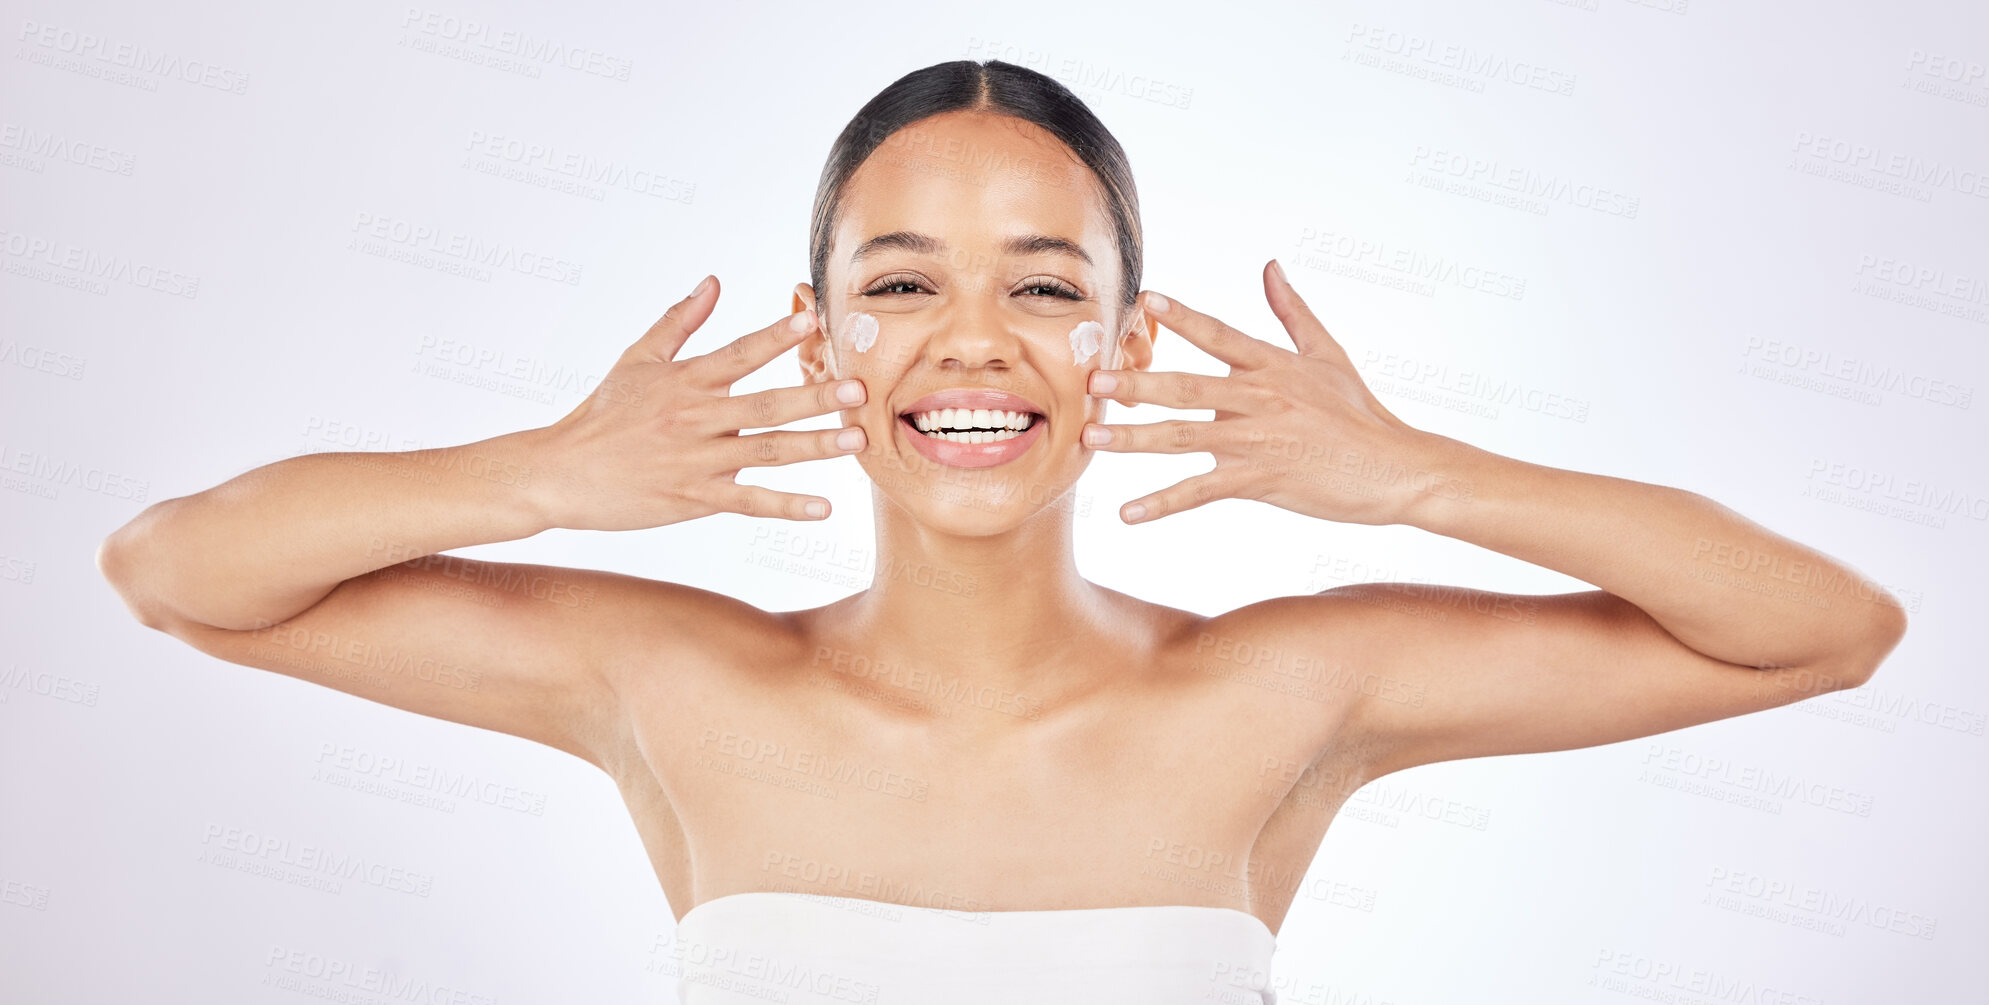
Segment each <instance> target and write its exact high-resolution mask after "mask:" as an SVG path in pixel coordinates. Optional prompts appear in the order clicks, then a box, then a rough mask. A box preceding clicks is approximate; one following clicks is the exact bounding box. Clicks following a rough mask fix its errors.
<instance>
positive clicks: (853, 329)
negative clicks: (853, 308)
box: [843, 311, 877, 352]
mask: <svg viewBox="0 0 1989 1005" xmlns="http://www.w3.org/2000/svg"><path fill="white" fill-rule="evenodd" d="M843 338H844V340H846V341H847V342H849V345H850V348H852V349H855V350H856V351H857V352H869V351H870V347H871V346H873V345H876V344H877V319H876V318H873V317H871V316H870V315H868V314H865V313H863V312H862V311H857V312H856V313H854V314H851V315H850V316H849V317H846V318H844V319H843Z"/></svg>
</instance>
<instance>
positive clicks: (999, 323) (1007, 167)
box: [795, 111, 1154, 534]
mask: <svg viewBox="0 0 1989 1005" xmlns="http://www.w3.org/2000/svg"><path fill="white" fill-rule="evenodd" d="M824 285H825V289H823V290H820V291H816V290H812V289H810V288H809V287H808V285H807V284H805V283H804V284H801V285H799V286H797V287H796V290H795V293H796V300H797V302H798V305H799V306H800V307H802V308H808V309H813V310H814V311H815V312H816V314H817V316H818V318H819V320H820V322H821V328H820V330H819V331H818V333H817V334H815V335H811V336H809V337H808V339H807V340H806V341H804V342H803V344H802V346H801V349H800V356H801V364H802V369H803V372H804V374H805V375H806V376H807V378H808V379H809V380H810V381H823V380H837V379H847V378H851V377H854V378H858V379H861V380H862V381H863V384H864V387H865V388H866V389H867V391H868V397H867V398H866V399H865V402H864V404H862V405H859V406H857V407H855V408H850V409H845V410H843V412H842V416H843V423H844V425H860V426H862V427H863V430H864V433H865V435H866V436H867V437H868V446H867V447H865V449H864V450H863V452H862V454H861V455H860V458H859V460H860V463H861V464H862V465H863V468H864V471H865V472H866V473H867V474H869V476H870V477H871V479H872V480H873V481H875V482H876V483H877V485H878V486H879V487H880V488H881V489H882V490H883V491H884V492H885V493H886V494H887V495H888V496H890V498H891V499H892V500H893V501H895V502H896V503H897V504H898V505H900V506H903V507H904V508H905V509H907V510H909V511H910V512H912V513H913V514H914V515H916V516H917V518H918V519H919V520H920V521H921V522H923V523H928V524H931V525H934V526H936V527H941V528H944V529H946V530H948V531H951V532H953V533H961V534H988V533H994V532H997V531H1000V530H1004V529H1007V528H1009V527H1012V526H1014V525H1016V524H1017V523H1019V522H1020V521H1021V520H1023V519H1024V518H1026V517H1028V516H1030V515H1032V514H1034V513H1036V512H1038V511H1039V510H1042V509H1043V508H1045V507H1047V506H1050V505H1053V504H1059V505H1063V506H1069V505H1070V503H1069V502H1068V501H1062V502H1060V500H1062V499H1063V497H1064V495H1065V493H1066V491H1067V490H1068V489H1069V488H1070V486H1071V485H1072V484H1073V483H1075V482H1076V481H1077V477H1078V475H1079V474H1081V473H1082V472H1083V470H1084V466H1085V465H1086V464H1087V463H1089V461H1090V456H1091V451H1090V450H1089V449H1087V448H1085V447H1084V446H1083V445H1082V444H1081V443H1080V442H1079V434H1080V433H1082V431H1083V429H1084V424H1085V423H1086V422H1087V421H1091V422H1098V421H1103V420H1104V408H1105V402H1104V400H1103V399H1093V398H1090V397H1088V396H1087V395H1086V393H1085V388H1086V385H1087V382H1088V380H1089V379H1090V374H1091V372H1092V371H1093V370H1097V369H1100V368H1106V369H1134V368H1137V369H1144V368H1145V367H1146V366H1147V365H1148V363H1149V362H1150V361H1151V358H1152V342H1153V334H1154V329H1153V322H1152V321H1150V320H1147V319H1146V318H1145V317H1144V315H1143V312H1141V311H1139V310H1138V309H1137V308H1127V309H1124V310H1122V309H1121V308H1120V307H1119V302H1120V299H1121V296H1122V294H1121V276H1120V269H1119V251H1118V245H1117V243H1116V242H1115V240H1114V238H1113V230H1112V223H1111V218H1110V216H1109V215H1108V210H1107V208H1106V203H1105V201H1104V194H1103V192H1102V189H1101V186H1100V185H1099V183H1098V181H1097V179H1096V176H1095V175H1093V174H1092V172H1091V171H1090V169H1089V168H1087V167H1085V165H1084V164H1083V162H1082V161H1079V160H1078V159H1077V157H1076V155H1075V154H1073V153H1072V152H1071V151H1070V149H1069V148H1068V147H1065V146H1064V145H1063V144H1062V143H1061V142H1060V141H1058V140H1057V139H1056V138H1055V137H1054V136H1052V135H1050V133H1048V132H1047V131H1045V130H1043V129H1042V128H1041V127H1039V126H1037V125H1035V124H1034V123H1030V122H1026V121H1024V120H1021V119H1017V118H1013V117H1011V116H1005V115H993V114H988V113H985V112H970V111H957V112H948V113H945V114H942V115H936V116H933V117H931V118H927V119H922V120H920V121H918V122H915V123H913V124H912V125H910V126H907V127H905V128H904V129H901V130H899V131H898V132H897V133H894V134H893V135H892V136H891V137H890V138H889V139H887V140H885V141H884V143H883V144H882V145H880V146H879V147H878V148H877V149H876V151H875V152H873V153H872V154H871V155H870V157H869V158H868V159H867V160H865V161H864V162H863V164H862V165H861V166H859V167H858V168H857V170H856V172H855V173H854V174H852V175H851V176H850V178H849V181H848V182H847V183H846V184H845V186H844V188H843V194H842V200H841V212H840V219H839V220H838V221H837V225H836V230H835V232H834V234H832V235H831V240H830V245H829V260H828V268H827V271H826V275H825V277H824ZM859 315H867V317H862V316H859ZM975 409H987V410H988V412H989V414H986V415H975V414H974V412H973V411H972V410H975ZM1007 412H1017V413H1022V414H1021V416H1020V418H1019V419H1018V418H1016V417H1011V416H1007V415H1004V414H1003V413H1007ZM956 426H959V427H975V428H979V429H988V428H989V427H1005V428H998V429H996V430H995V431H989V432H948V429H949V428H952V427H956ZM921 427H925V429H924V430H922V429H921ZM935 427H937V428H935ZM977 441H978V442H977Z"/></svg>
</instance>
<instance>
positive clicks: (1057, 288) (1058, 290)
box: [1022, 280, 1084, 300]
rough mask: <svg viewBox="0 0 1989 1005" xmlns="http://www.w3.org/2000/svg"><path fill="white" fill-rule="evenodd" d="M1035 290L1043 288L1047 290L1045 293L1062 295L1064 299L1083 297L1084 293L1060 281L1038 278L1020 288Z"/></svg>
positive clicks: (1025, 290)
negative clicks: (1054, 281)
mask: <svg viewBox="0 0 1989 1005" xmlns="http://www.w3.org/2000/svg"><path fill="white" fill-rule="evenodd" d="M1036 290H1045V291H1047V295H1049V296H1053V297H1062V298H1063V299H1065V300H1083V299H1084V295H1083V294H1081V293H1079V292H1077V291H1076V290H1073V289H1071V288H1070V287H1068V286H1065V285H1064V284H1062V283H1053V282H1049V281H1047V280H1038V281H1036V282H1033V283H1030V284H1029V285H1027V286H1024V287H1023V288H1022V292H1024V293H1032V292H1034V291H1036Z"/></svg>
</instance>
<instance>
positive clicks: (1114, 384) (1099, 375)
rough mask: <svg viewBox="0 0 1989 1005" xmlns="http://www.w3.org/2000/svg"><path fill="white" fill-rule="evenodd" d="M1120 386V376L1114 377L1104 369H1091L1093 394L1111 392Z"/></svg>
mask: <svg viewBox="0 0 1989 1005" xmlns="http://www.w3.org/2000/svg"><path fill="white" fill-rule="evenodd" d="M1118 387H1119V378H1117V377H1114V376H1112V375H1111V374H1109V373H1106V372H1105V371H1103V370H1093V371H1091V393H1092V394H1111V393H1112V392H1113V391H1115V390H1117V389H1118Z"/></svg>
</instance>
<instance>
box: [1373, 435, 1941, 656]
mask: <svg viewBox="0 0 1989 1005" xmlns="http://www.w3.org/2000/svg"><path fill="white" fill-rule="evenodd" d="M1428 443H1429V450H1428V451H1427V452H1426V453H1425V455H1424V464H1425V466H1426V468H1427V470H1426V471H1425V472H1424V473H1423V474H1422V475H1421V476H1420V477H1419V479H1417V480H1416V481H1417V484H1419V485H1420V486H1423V487H1425V490H1424V491H1418V492H1415V493H1413V496H1412V498H1413V501H1412V502H1410V503H1408V504H1407V505H1406V506H1405V509H1404V515H1403V519H1402V520H1401V521H1400V522H1402V523H1405V524H1409V525H1411V526H1417V527H1421V528H1423V529H1425V530H1429V531H1432V532H1434V533H1438V534H1442V535H1444V536H1446V537H1453V538H1457V539H1458V540H1462V541H1469V542H1471V543H1473V544H1476V545H1479V546H1481V547H1485V548H1490V549H1492V550H1494V551H1498V552H1501V553H1504V554H1507V555H1511V556H1512V557H1514V558H1518V559H1522V560H1525V561H1528V562H1532V563H1533V564H1535V565H1540V566H1544V567H1546V568H1549V569H1553V570H1555V571H1558V572H1562V573H1565V574H1567V575H1569V576H1573V577H1574V578H1576V579H1579V580H1582V581H1583V582H1586V583H1590V584H1593V585H1594V586H1595V587H1597V588H1598V589H1601V590H1604V591H1607V592H1609V593H1611V594H1614V595H1616V596H1618V597H1621V598H1623V599H1624V600H1627V601H1629V602H1630V603H1632V604H1635V605H1636V606H1637V607H1639V608H1641V609H1642V610H1643V611H1644V612H1645V613H1647V614H1649V615H1650V616H1651V618H1652V619H1653V620H1655V621H1657V622H1658V624H1660V625H1662V626H1663V627H1664V628H1665V630H1666V631H1668V632H1670V633H1671V635H1672V636H1673V637H1674V638H1676V639H1678V641H1680V642H1682V643H1684V644H1685V645H1687V646H1690V647H1692V648H1693V649H1695V650H1697V651H1699V652H1701V653H1703V654H1705V655H1707V656H1710V657H1712V658H1714V659H1719V660H1724V661H1726V662H1729V663H1735V664H1741V665H1746V666H1756V667H1760V666H1789V667H1794V666H1815V665H1826V664H1830V663H1832V662H1833V661H1839V660H1844V659H1850V660H1853V661H1860V660H1876V659H1878V658H1880V657H1882V656H1883V655H1884V652H1885V651H1887V650H1889V649H1890V648H1891V647H1892V645H1893V644H1894V643H1896V642H1897V640H1898V637H1899V634H1900V633H1901V632H1903V631H1904V624H1905V621H1904V619H1905V615H1904V613H1903V611H1902V609H1901V607H1900V604H1899V601H1898V600H1897V599H1895V598H1894V597H1893V596H1892V595H1891V594H1889V593H1887V592H1886V591H1885V590H1884V589H1882V588H1880V587H1879V586H1878V585H1877V584H1875V583H1873V582H1871V581H1870V580H1868V579H1866V578H1864V577H1863V576H1860V575H1859V574H1858V573H1857V572H1856V571H1855V570H1853V569H1851V568H1849V567H1848V566H1845V565H1844V564H1842V563H1840V562H1838V561H1836V560H1834V559H1832V558H1830V557H1829V556H1827V555H1824V554H1823V553H1821V552H1818V551H1816V550H1815V549H1813V548H1809V547H1806V546H1804V545H1802V544H1799V543H1797V542H1795V541H1791V540H1789V539H1788V538H1785V537H1782V536H1781V535H1778V534H1776V533H1774V532H1772V531H1770V530H1768V529H1767V528H1765V527H1762V526H1760V525H1759V524H1756V523H1754V522H1753V521H1751V520H1749V519H1747V518H1746V517H1743V516H1741V515H1740V514H1738V513H1736V512H1734V511H1733V510H1731V509H1728V508H1727V507H1725V506H1722V505H1720V504H1719V503H1717V502H1714V501H1713V500H1711V499H1708V498H1706V497H1705V496H1702V495H1698V494H1696V493H1693V492H1688V491H1685V490H1683V489H1677V488H1670V487H1667V486H1662V485H1651V484H1647V483H1644V482H1637V481H1631V480H1627V479H1622V478H1613V477H1609V476H1605V475H1594V474H1586V473H1582V472H1578V471H1568V470H1564V469H1561V468H1553V467H1547V466H1544V465H1539V464H1530V463H1527V462H1525V461H1518V460H1514V459H1512V458H1509V457H1503V456H1500V455H1498V454H1494V453H1491V452H1489V451H1485V450H1480V449H1478V448H1476V447H1473V446H1470V445H1469V444H1466V443H1462V442H1460V441H1458V440H1454V439H1450V438H1448V437H1442V436H1435V435H1432V436H1431V438H1430V440H1429V441H1428ZM1881 646H1882V647H1883V648H1880V647H1881Z"/></svg>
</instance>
